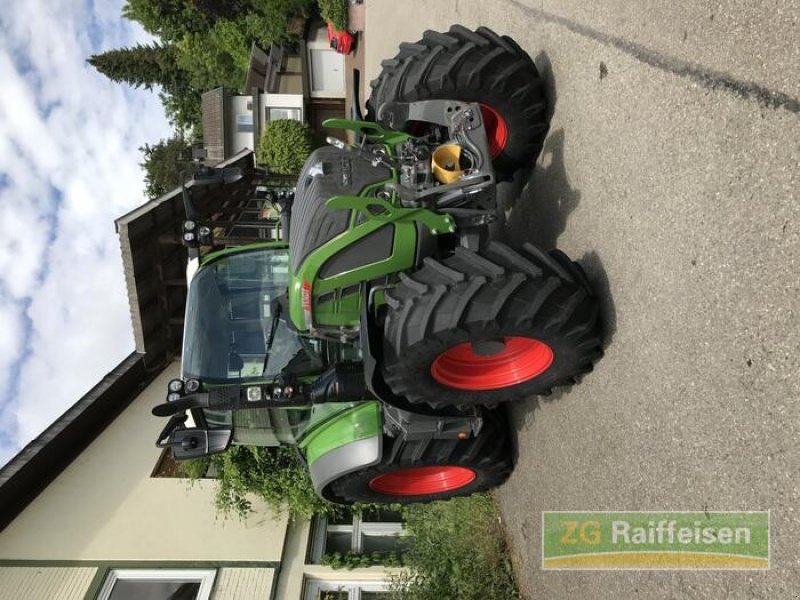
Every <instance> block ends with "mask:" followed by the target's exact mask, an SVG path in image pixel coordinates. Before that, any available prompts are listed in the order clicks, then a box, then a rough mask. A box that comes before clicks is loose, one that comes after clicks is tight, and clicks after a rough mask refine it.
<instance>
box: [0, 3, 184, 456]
mask: <svg viewBox="0 0 800 600" xmlns="http://www.w3.org/2000/svg"><path fill="white" fill-rule="evenodd" d="M121 6H122V0H115V1H114V2H109V1H105V0H98V1H97V2H96V3H92V2H90V1H89V0H84V1H81V0H36V1H26V2H14V3H11V4H10V5H4V6H3V11H0V81H2V82H3V84H2V86H0V231H1V232H2V235H0V442H2V441H3V440H7V439H9V438H10V439H11V440H12V445H13V446H14V447H11V448H9V447H6V445H7V444H2V443H0V464H2V463H3V462H5V461H6V460H7V459H8V458H9V457H10V455H11V454H12V453H13V452H14V451H16V450H17V449H18V448H19V447H21V446H22V445H24V444H25V443H27V442H28V441H30V439H31V438H32V437H34V436H36V435H37V434H38V433H39V432H41V431H42V429H44V428H45V427H46V426H47V425H48V424H49V423H51V422H52V421H53V420H54V419H55V418H56V417H58V415H59V414H61V413H62V412H63V411H64V410H65V409H66V408H68V407H69V406H70V405H71V404H72V403H74V402H75V401H76V400H77V399H78V397H79V396H80V395H81V394H83V393H85V392H86V391H87V390H88V389H89V388H91V387H92V386H93V385H94V384H96V383H97V382H98V381H99V379H100V378H101V377H102V376H103V375H105V374H106V373H107V372H108V371H109V370H110V369H111V368H113V367H114V366H115V365H116V363H118V362H119V361H120V360H121V359H122V358H123V357H124V356H126V355H127V354H128V353H130V352H131V351H132V350H133V340H132V334H131V327H130V316H129V313H128V305H127V298H126V295H125V286H124V279H123V274H122V263H121V258H120V252H119V243H118V240H117V238H116V234H115V232H114V224H113V220H114V218H115V217H117V216H119V215H121V214H123V213H125V212H127V211H128V210H130V209H131V208H133V207H135V206H137V205H139V204H141V203H142V202H143V200H144V197H143V193H142V189H143V184H142V173H141V169H140V167H139V166H138V163H139V162H140V160H141V156H140V153H139V150H138V148H139V147H140V146H141V145H143V144H144V143H145V142H148V143H153V142H155V141H158V140H159V139H160V138H163V137H166V136H168V135H169V133H170V131H169V127H168V125H167V123H166V119H165V118H164V114H163V110H162V109H161V106H160V104H159V102H158V99H157V97H156V95H155V94H153V93H152V92H146V91H139V90H131V89H129V88H126V87H124V86H120V85H117V84H114V83H112V82H110V81H108V80H107V79H106V78H105V77H103V76H102V75H100V74H99V73H97V72H95V71H94V69H93V68H92V67H91V66H89V65H88V64H87V63H86V62H85V61H86V58H87V57H88V56H89V55H91V54H93V53H97V52H101V51H103V50H107V49H110V48H114V47H119V46H123V45H131V44H134V43H137V42H140V41H146V40H147V39H148V37H147V35H146V34H145V33H144V32H143V31H142V30H141V29H140V28H138V27H133V26H131V24H130V23H128V22H127V21H124V20H123V19H122V18H121V17H120V11H121Z"/></svg>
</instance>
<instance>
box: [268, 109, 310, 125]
mask: <svg viewBox="0 0 800 600" xmlns="http://www.w3.org/2000/svg"><path fill="white" fill-rule="evenodd" d="M276 119H294V120H295V121H302V120H303V113H302V112H301V111H300V109H299V108H279V107H271V106H270V107H267V120H268V121H275V120H276Z"/></svg>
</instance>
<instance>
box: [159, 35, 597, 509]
mask: <svg viewBox="0 0 800 600" xmlns="http://www.w3.org/2000/svg"><path fill="white" fill-rule="evenodd" d="M371 85H372V88H373V89H372V94H371V97H370V99H369V101H368V103H367V108H368V115H367V118H366V119H353V120H343V119H338V120H332V121H329V122H327V123H326V125H327V126H329V127H334V128H337V129H349V130H351V131H352V132H353V134H354V139H356V140H358V143H355V144H348V143H345V142H343V141H340V140H336V139H332V138H329V139H328V142H329V145H328V146H325V147H322V148H319V149H317V150H316V151H314V152H313V153H312V155H311V156H310V157H309V159H308V160H307V162H306V164H305V166H304V168H303V169H302V172H301V173H300V176H299V179H298V181H297V184H296V187H295V188H294V189H293V190H290V191H288V192H287V193H284V194H283V195H282V198H279V199H276V201H275V203H274V204H275V205H276V206H278V207H279V208H280V211H281V222H282V224H283V227H282V232H283V235H282V236H281V239H279V240H277V241H273V242H265V243H259V244H252V245H245V246H240V247H235V248H227V249H224V250H221V251H217V252H212V253H208V254H205V255H203V256H201V255H200V253H199V249H198V246H199V245H206V246H207V245H212V244H213V241H212V240H211V239H210V236H211V232H210V229H209V227H208V226H204V225H203V224H202V223H199V222H197V221H196V219H195V214H194V213H193V209H192V204H191V189H192V187H193V185H198V184H199V183H201V181H200V179H202V177H201V178H196V180H195V181H194V182H193V184H192V185H190V186H188V187H184V193H185V204H186V207H187V217H188V220H187V221H186V223H185V224H184V232H185V233H184V238H185V242H186V243H187V245H189V246H190V264H189V269H188V277H189V289H188V297H187V304H186V320H185V322H186V325H185V332H184V340H183V356H182V375H181V378H180V379H175V380H173V381H171V382H170V383H169V390H168V395H167V398H166V401H165V402H164V403H163V404H161V405H159V406H157V407H155V408H154V410H153V412H154V414H156V415H158V416H162V417H169V418H170V420H169V422H168V423H167V425H166V427H165V428H164V430H163V432H162V433H161V435H160V436H159V440H158V444H159V445H160V446H163V447H171V448H172V451H173V454H174V456H175V458H176V459H187V458H196V457H201V456H206V455H208V454H211V453H214V452H220V451H223V450H225V449H226V448H227V447H228V446H229V444H231V443H233V444H252V445H261V446H277V445H294V446H296V447H297V448H298V449H299V451H300V454H301V455H302V457H303V459H304V460H305V461H306V462H307V464H308V469H309V472H310V476H311V479H312V481H313V484H314V488H315V490H316V491H317V493H319V494H320V495H321V496H322V497H324V498H326V499H328V500H330V501H332V502H337V503H353V502H379V503H394V502H401V503H402V502H419V501H429V500H436V499H443V498H449V497H452V496H459V495H466V494H470V493H472V492H475V491H479V490H484V489H487V488H490V487H492V486H496V485H498V484H500V483H502V482H503V481H504V480H505V479H506V478H507V477H508V475H509V474H510V472H511V470H512V468H513V464H512V456H511V450H510V439H509V433H508V428H507V424H506V423H505V421H504V419H503V416H502V413H501V412H500V409H499V408H498V404H500V403H503V402H507V401H510V400H515V399H522V398H525V397H528V396H530V395H534V394H548V393H549V392H550V390H551V388H553V387H554V386H562V385H569V384H571V383H574V382H575V380H576V379H575V378H576V377H578V376H579V375H581V374H583V373H586V372H588V371H590V370H591V369H592V365H593V363H594V361H595V360H597V359H598V358H599V357H600V355H601V353H602V350H601V332H600V326H599V323H598V302H597V300H596V298H595V296H594V294H593V292H592V290H591V288H590V285H589V282H588V279H587V277H586V275H585V273H584V272H583V270H582V269H581V267H580V266H579V265H577V264H576V263H574V262H572V261H571V260H570V259H569V258H567V257H566V256H565V255H564V254H563V253H561V252H559V251H557V250H556V251H551V252H545V251H543V250H540V249H539V248H537V247H536V246H534V245H530V244H525V245H523V246H522V247H518V248H514V247H511V246H509V245H506V244H504V243H501V242H497V241H489V240H488V236H487V230H488V226H489V224H490V223H491V222H492V221H493V220H494V219H495V218H496V213H497V210H498V207H497V200H496V196H497V184H498V181H501V180H502V179H504V178H506V179H507V178H510V177H511V175H512V174H513V173H514V172H515V171H516V170H517V169H519V168H520V167H523V166H530V165H532V164H533V162H534V161H535V159H536V157H537V156H538V153H539V152H540V150H541V147H542V142H543V140H544V137H545V134H546V132H547V128H548V124H547V121H546V116H545V115H546V101H545V95H544V90H543V82H542V80H541V78H540V76H539V73H538V72H537V70H536V67H535V66H534V63H533V61H532V60H531V59H530V57H529V56H528V55H527V54H526V53H525V52H524V51H523V50H522V49H521V48H520V47H519V46H518V45H517V44H516V43H515V42H514V41H513V40H512V39H510V38H509V37H507V36H502V37H501V36H498V35H497V34H495V33H494V32H492V31H490V30H488V29H486V28H483V27H481V28H479V29H477V30H476V31H471V30H468V29H466V28H464V27H461V26H453V27H452V28H451V29H450V30H449V31H448V32H447V33H437V32H432V31H428V32H426V33H425V34H424V36H423V38H422V39H421V40H420V41H419V42H417V43H413V44H402V45H401V46H400V51H399V53H398V54H397V56H395V58H393V59H391V60H387V61H384V62H383V70H382V72H381V74H380V76H379V77H378V78H377V79H376V80H375V81H374V82H372V84H371ZM356 97H358V95H357V94H356ZM204 173H205V174H204V177H206V178H207V179H211V180H215V181H219V182H222V183H224V182H225V181H227V180H229V179H231V178H233V177H235V176H236V175H235V173H231V172H230V169H224V170H222V169H217V170H214V169H207V170H206V171H205V172H204ZM189 416H191V417H192V421H193V422H192V423H191V426H187V418H188V417H189Z"/></svg>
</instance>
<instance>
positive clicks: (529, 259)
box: [383, 242, 602, 409]
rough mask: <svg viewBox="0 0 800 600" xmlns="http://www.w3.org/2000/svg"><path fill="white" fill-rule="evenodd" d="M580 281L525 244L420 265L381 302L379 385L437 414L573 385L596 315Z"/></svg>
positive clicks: (589, 350)
mask: <svg viewBox="0 0 800 600" xmlns="http://www.w3.org/2000/svg"><path fill="white" fill-rule="evenodd" d="M582 275H583V274H582V271H581V270H580V268H579V267H578V266H577V265H575V264H574V263H572V262H571V261H570V260H569V259H568V258H567V257H566V256H565V255H563V254H562V253H558V252H557V251H554V253H552V254H548V253H545V252H543V251H541V250H539V249H538V248H536V247H535V246H532V245H530V244H525V245H524V246H523V248H522V249H520V250H519V251H517V250H514V249H512V248H510V247H509V246H506V245H505V244H501V243H498V242H492V243H490V244H489V245H488V246H487V247H486V248H485V249H483V250H480V251H477V252H473V251H470V250H467V249H465V248H462V247H458V248H456V251H455V253H454V254H453V255H452V256H450V257H448V258H445V259H444V260H441V261H437V260H434V259H432V258H426V259H425V262H424V266H423V267H422V268H421V269H419V270H418V271H416V272H414V273H412V274H411V275H401V276H400V279H401V281H400V284H399V285H397V286H396V287H395V288H394V289H392V290H390V291H389V292H388V293H387V303H388V305H389V311H388V313H387V317H386V322H385V326H384V365H383V368H384V378H385V380H386V383H387V384H388V385H389V387H390V388H391V390H392V392H393V393H394V394H396V395H398V396H403V397H406V398H407V399H408V401H409V402H411V403H427V404H429V405H431V406H433V407H434V408H437V409H440V408H443V407H446V406H460V407H463V406H469V405H488V406H492V405H494V404H496V403H497V402H506V401H509V400H516V399H520V398H525V397H527V396H530V395H534V394H549V393H550V391H551V388H553V387H554V386H557V385H568V384H571V383H574V382H575V381H576V379H575V378H576V377H577V376H579V375H581V374H582V373H586V372H588V371H590V370H591V369H592V365H593V363H594V361H595V360H596V359H597V358H599V357H600V356H601V355H602V349H601V332H600V326H599V323H598V314H599V306H598V303H597V299H596V298H595V297H594V294H593V293H592V290H591V289H590V288H589V287H588V281H587V280H586V279H585V276H582Z"/></svg>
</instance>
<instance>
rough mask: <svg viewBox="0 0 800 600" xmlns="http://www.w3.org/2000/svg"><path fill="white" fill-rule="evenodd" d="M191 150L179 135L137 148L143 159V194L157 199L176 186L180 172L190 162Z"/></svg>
mask: <svg viewBox="0 0 800 600" xmlns="http://www.w3.org/2000/svg"><path fill="white" fill-rule="evenodd" d="M191 148H192V147H191V144H190V143H189V142H187V141H186V140H185V139H184V137H183V136H182V135H180V134H176V135H174V136H173V137H171V138H169V139H166V140H161V141H160V142H158V143H157V144H154V145H152V146H151V145H149V144H145V145H144V146H142V147H141V148H139V150H140V151H141V152H142V156H143V158H144V162H142V163H140V166H141V167H142V168H143V169H144V183H145V193H146V194H147V196H148V197H149V198H151V199H153V198H158V197H159V196H161V195H163V194H166V193H167V192H168V191H170V190H172V189H174V188H175V187H176V186H177V185H178V182H179V178H180V174H181V171H183V170H185V169H186V168H187V166H188V165H189V163H190V161H191Z"/></svg>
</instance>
